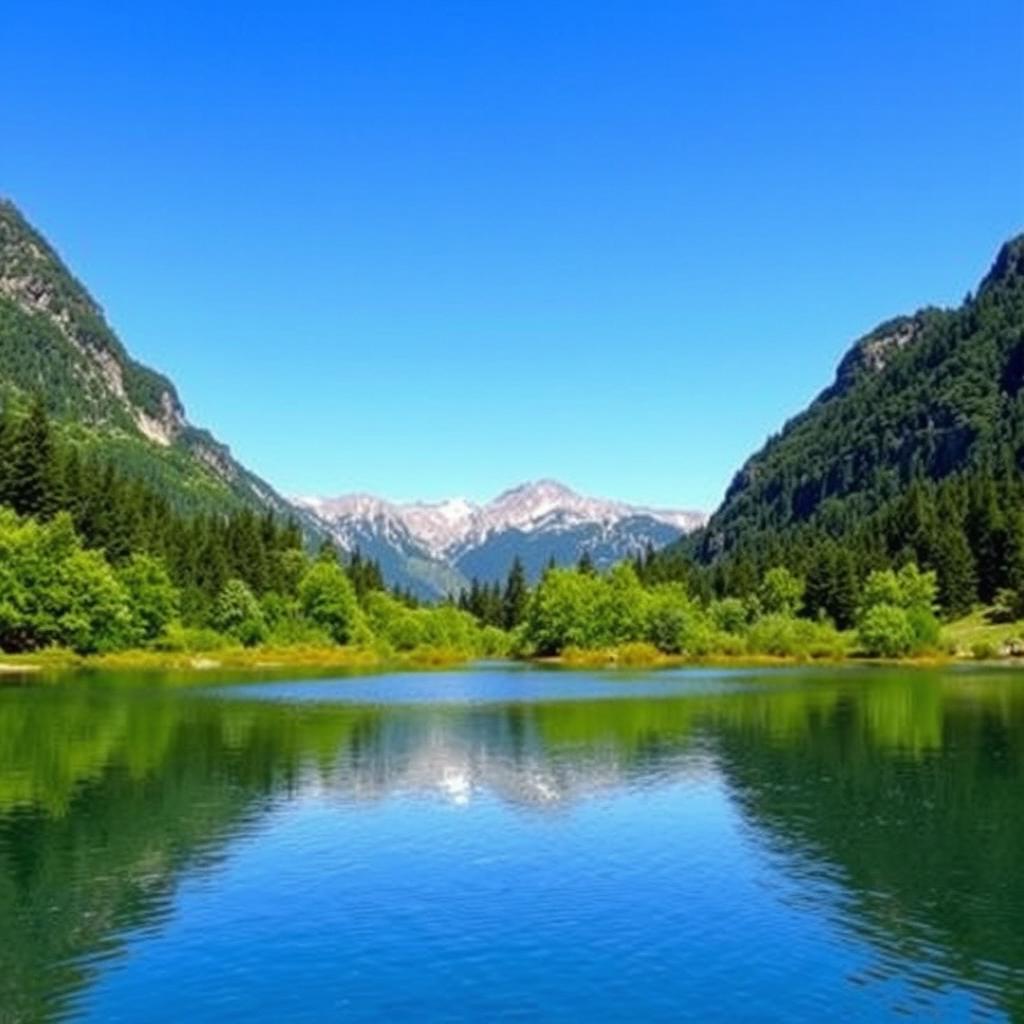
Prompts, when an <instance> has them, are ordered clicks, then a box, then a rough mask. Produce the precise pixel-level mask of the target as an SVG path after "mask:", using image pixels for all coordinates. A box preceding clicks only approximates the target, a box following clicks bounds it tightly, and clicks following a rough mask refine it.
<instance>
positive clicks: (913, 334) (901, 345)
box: [826, 315, 922, 395]
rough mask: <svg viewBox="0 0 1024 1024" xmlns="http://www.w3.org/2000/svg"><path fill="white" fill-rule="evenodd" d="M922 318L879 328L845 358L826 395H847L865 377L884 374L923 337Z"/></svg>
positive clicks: (899, 319) (896, 322)
mask: <svg viewBox="0 0 1024 1024" xmlns="http://www.w3.org/2000/svg"><path fill="white" fill-rule="evenodd" d="M921 328H922V320H921V317H920V315H918V316H912V317H910V316H908V317H899V318H897V319H895V320H890V321H888V322H887V323H884V324H882V325H881V326H879V327H876V328H875V330H873V331H872V332H871V333H870V334H868V335H866V336H865V337H863V338H861V339H860V340H859V341H858V342H856V343H855V344H854V345H853V346H852V348H851V349H850V350H849V352H847V353H846V355H845V356H843V359H842V361H841V362H840V363H839V367H838V369H837V370H836V380H835V383H834V384H833V385H832V387H831V388H830V389H829V390H828V391H827V392H826V395H831V394H835V393H842V392H844V391H847V390H848V389H849V388H850V387H851V386H852V385H853V384H854V382H855V381H856V380H857V379H858V377H859V376H860V375H861V374H863V373H881V372H882V371H883V370H885V368H886V366H887V365H888V364H889V361H890V360H891V359H892V357H893V355H894V354H895V353H896V352H899V351H901V350H902V349H905V348H906V347H907V346H908V345H912V344H913V343H914V342H915V341H916V340H917V339H918V338H919V337H920V334H921Z"/></svg>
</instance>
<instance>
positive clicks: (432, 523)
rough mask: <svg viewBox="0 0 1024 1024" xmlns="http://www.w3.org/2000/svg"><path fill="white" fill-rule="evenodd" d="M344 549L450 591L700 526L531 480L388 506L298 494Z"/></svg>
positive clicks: (616, 556) (657, 543)
mask: <svg viewBox="0 0 1024 1024" xmlns="http://www.w3.org/2000/svg"><path fill="white" fill-rule="evenodd" d="M296 503H297V504H299V505H301V506H303V507H304V508H306V509H308V510H309V511H310V512H313V513H314V514H315V515H316V516H318V517H319V518H320V519H321V520H322V521H323V522H324V523H325V524H326V526H327V528H328V529H329V531H330V532H331V534H332V536H333V537H334V538H335V540H336V541H337V543H338V544H339V545H340V546H341V547H343V548H344V549H346V550H347V551H354V550H355V549H356V548H358V549H359V550H360V551H361V552H362V553H363V554H364V555H366V556H368V557H370V558H376V559H377V560H378V561H379V562H380V563H381V569H382V570H383V572H384V576H385V578H386V579H387V580H388V581H389V582H390V583H394V584H398V585H400V586H403V587H411V588H412V589H413V590H414V591H415V592H417V593H419V594H421V595H423V596H425V597H436V596H439V595H443V594H445V593H448V592H450V591H454V590H457V589H458V588H459V587H460V586H463V585H464V584H465V583H466V582H467V581H468V580H469V579H470V578H472V577H474V576H475V577H477V578H478V579H481V580H495V579H502V578H503V577H504V576H505V574H506V573H507V572H508V568H509V566H510V565H511V563H512V560H513V558H515V557H516V556H518V557H520V558H521V559H522V560H523V563H524V565H525V566H526V571H527V575H529V576H530V577H531V578H536V577H537V576H538V575H539V574H540V573H541V572H542V571H543V568H544V566H545V565H547V563H548V562H549V560H550V559H552V558H554V560H555V561H556V562H557V563H558V564H559V565H567V564H572V563H575V562H576V561H578V559H579V558H580V556H581V555H582V553H583V552H584V551H588V552H589V553H590V556H591V558H592V559H593V560H594V562H595V563H596V564H597V565H598V566H606V565H610V564H612V563H614V562H616V561H619V560H620V559H622V558H625V557H627V556H629V555H633V554H635V553H636V552H638V551H642V550H643V549H644V548H646V547H647V545H648V544H651V545H653V546H654V547H662V546H663V545H665V544H668V543H670V542H671V541H673V540H675V539H677V538H678V537H679V536H680V535H681V534H683V533H687V532H689V531H690V530H693V529H695V528H696V527H698V526H700V525H701V524H702V523H703V521H704V516H703V515H702V514H701V513H699V512H692V511H683V510H679V509H657V508H650V507H647V506H640V505H630V504H627V503H626V502H621V501H607V500H604V499H601V498H590V497H586V496H584V495H581V494H577V493H576V492H575V491H573V490H572V489H571V488H569V487H566V486H565V485H564V484H561V483H558V482H557V481H555V480H538V481H536V482H534V483H526V484H521V485H520V486H518V487H513V488H512V489H510V490H508V491H505V492H504V493H502V494H500V495H498V497H497V498H495V499H494V500H493V501H490V502H487V503H486V504H483V505H478V504H476V503H474V502H471V501H466V500H465V499H464V498H452V499H449V500H447V501H440V502H410V503H397V502H389V501H385V500H384V499H382V498H377V497H374V496H373V495H368V494H348V495H342V496H341V497H337V498H298V499H296Z"/></svg>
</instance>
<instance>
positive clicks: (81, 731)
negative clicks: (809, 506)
mask: <svg viewBox="0 0 1024 1024" xmlns="http://www.w3.org/2000/svg"><path fill="white" fill-rule="evenodd" d="M907 1017H911V1018H913V1017H919V1018H923V1019H926V1020H980V1019H994V1020H1014V1019H1018V1020H1020V1019H1024V673H1014V672H1010V671H998V670H989V671H979V670H973V669H961V670H956V671H948V672H944V673H926V672H920V671H912V672H902V673H897V672H892V671H884V670H877V669H876V670H868V669H839V670H836V669H832V670H828V671H818V670H814V671H811V670H806V671H804V670H801V671H785V672H773V673H751V672H738V671H696V670H687V671H677V672H661V673H648V674H637V675H628V674H591V673H571V672H557V671H541V670H530V669H525V668H515V667H512V668H510V667H507V666H484V667H480V668H476V669H473V670H465V671H456V672H434V673H424V674H421V675H401V676H377V677H369V678H350V679H302V680H295V679H291V680H281V679H278V680H270V681H265V682H260V683H253V682H251V677H250V681H249V682H237V681H235V682H233V681H232V680H230V679H228V678H214V677H213V676H211V677H210V678H209V680H208V682H207V681H204V684H203V685H189V686H184V685H180V682H177V681H175V680H173V679H153V678H150V679H148V680H146V681H138V680H130V679H125V678H120V679H116V678H115V679H112V678H98V677H81V676H79V677H69V678H66V679H62V680H55V681H54V680H51V681H47V682H29V683H22V684H18V683H15V682H5V683H4V684H3V685H0V1022H2V1024H12V1022H22V1021H33V1022H35V1021H48V1020H84V1021H103V1022H110V1021H131V1022H138V1021H167V1022H175V1024H177V1022H181V1021H189V1022H194V1024H195V1022H205V1021H217V1022H222V1021H233V1020H239V1021H241V1020H247V1021H274V1022H278V1021H286V1020H287V1021H291V1020H295V1021H360V1020H379V1019H385V1020H386V1019H391V1020H395V1019H416V1020H480V1021H492V1020H503V1019H513V1020H515V1019H523V1020H538V1019H540V1020H550V1021H562V1020H566V1021H568V1020H607V1021H615V1020H630V1021H659V1020H673V1021H676V1020H701V1021H706V1020H723V1021H744V1020H750V1021H765V1020H785V1021H794V1020H797V1021H799V1020H807V1021H821V1020H826V1019H828V1020H844V1021H851V1020H865V1021H874V1020H885V1019H890V1018H894V1019H900V1018H907Z"/></svg>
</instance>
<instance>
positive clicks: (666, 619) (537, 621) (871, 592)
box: [515, 563, 940, 658]
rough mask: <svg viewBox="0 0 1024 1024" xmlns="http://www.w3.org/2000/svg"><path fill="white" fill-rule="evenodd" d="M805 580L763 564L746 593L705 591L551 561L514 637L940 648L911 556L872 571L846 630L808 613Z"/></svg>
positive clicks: (718, 647) (567, 643)
mask: <svg viewBox="0 0 1024 1024" xmlns="http://www.w3.org/2000/svg"><path fill="white" fill-rule="evenodd" d="M805 593H806V581H805V580H804V579H802V578H801V577H798V576H796V575H794V574H793V573H791V572H790V571H789V570H788V569H786V568H784V567H782V566H776V567H774V568H772V569H770V570H769V571H768V572H767V573H765V575H764V577H763V578H762V579H761V580H760V581H759V583H758V585H757V587H756V588H755V589H754V590H753V591H752V592H751V593H750V594H749V595H748V596H747V597H746V598H745V599H742V600H741V599H740V598H736V597H726V598H718V599H712V600H701V599H700V598H699V597H696V596H694V595H691V594H690V593H689V592H688V590H687V588H686V586H685V585H684V584H683V583H680V582H678V581H677V582H659V583H652V584H650V585H647V586H645V585H644V583H643V582H642V580H641V578H640V576H639V575H638V574H637V572H636V570H635V568H634V567H633V566H632V565H629V564H628V563H626V564H622V565H619V566H616V567H615V568H614V569H612V570H611V571H610V572H608V573H605V574H599V573H595V572H592V571H588V570H586V569H580V568H577V569H549V570H548V572H546V573H545V574H544V577H543V578H542V579H541V581H540V583H539V584H538V585H537V588H536V589H535V590H534V591H533V593H532V594H531V595H530V597H529V600H528V601H527V603H526V606H525V613H524V618H523V622H522V624H521V626H520V627H519V628H518V630H517V631H516V635H515V636H516V646H517V647H518V648H519V649H520V650H521V651H524V652H526V653H529V654H532V655H540V656H550V655H557V654H563V653H565V652H566V651H571V650H580V651H594V650H608V651H609V652H618V653H619V654H620V655H622V654H624V655H625V656H627V657H629V656H631V655H634V656H637V657H642V656H643V650H642V649H633V650H631V648H635V647H636V645H645V646H646V647H647V648H649V649H652V650H655V651H657V652H660V653H662V654H668V655H686V656H690V657H705V656H708V655H715V654H723V655H734V656H735V655H771V656H777V657H812V658H814V657H828V658H836V657H842V656H844V655H845V654H846V653H847V652H848V651H849V650H850V648H851V645H852V646H854V647H855V649H856V650H858V651H859V652H860V653H863V654H866V655H871V656H879V657H893V658H895V657H903V656H906V655H910V654H921V653H925V652H927V651H935V650H938V648H939V644H940V637H939V623H938V619H937V618H936V616H935V611H934V609H935V593H936V582H935V575H934V573H930V572H921V571H920V570H919V569H918V567H917V566H916V565H914V564H913V563H908V564H907V565H905V566H904V567H903V568H902V569H901V570H900V571H899V572H898V573H895V572H892V571H891V570H886V571H881V572H875V573H873V574H872V575H871V576H870V577H869V578H868V580H867V583H866V585H865V588H864V594H863V600H862V602H861V604H860V605H859V607H858V609H857V612H856V619H857V623H858V631H857V633H856V635H855V636H852V635H844V634H842V633H841V632H840V631H839V630H837V629H836V627H835V625H834V624H833V623H832V622H831V621H830V620H829V619H828V618H827V617H823V616H814V615H811V614H809V613H808V609H807V605H806V599H805Z"/></svg>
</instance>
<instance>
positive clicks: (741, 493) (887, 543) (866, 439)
mask: <svg viewBox="0 0 1024 1024" xmlns="http://www.w3.org/2000/svg"><path fill="white" fill-rule="evenodd" d="M1022 386H1024V236H1022V237H1019V238H1017V239H1015V240H1013V241H1011V242H1009V243H1008V244H1007V245H1005V246H1004V247H1003V249H1002V250H1001V251H1000V253H999V256H998V258H997V260H996V262H995V265H994V266H993V268H992V270H991V271H990V273H989V274H988V275H987V277H986V278H985V280H984V281H983V282H982V283H981V285H980V287H979V288H978V291H977V294H976V295H974V296H968V297H967V299H966V300H965V301H964V303H963V305H962V306H961V307H960V308H959V309H956V310H935V309H929V310H924V311H923V312H920V313H918V314H916V315H915V316H913V317H906V318H902V319H899V320H895V321H891V322H889V323H887V324H884V325H882V326H881V327H879V328H878V329H877V330H875V331H874V332H872V333H871V334H870V335H868V336H867V337H866V338H864V339H862V340H861V341H860V342H858V343H857V345H855V346H854V348H853V349H852V350H851V351H850V353H849V354H848V355H847V356H846V358H845V359H844V360H843V362H842V364H841V365H840V367H839V371H838V374H837V377H836V381H835V383H834V384H833V385H832V386H831V387H830V388H828V390H826V391H825V392H824V393H823V394H822V395H821V396H819V398H818V399H817V400H816V401H815V402H814V403H813V404H812V405H811V406H810V407H809V408H808V409H807V410H806V411H805V412H803V413H802V414H800V415H799V416H797V417H796V418H795V419H793V420H791V421H790V422H789V423H788V424H787V425H786V426H785V428H784V429H783V431H782V432H781V433H780V434H779V435H778V436H776V437H774V438H772V439H771V440H770V441H769V442H768V443H767V444H766V445H765V447H764V448H763V449H762V450H761V451H760V452H758V453H757V454H756V455H754V456H753V457H752V458H751V459H750V460H749V461H748V462H747V464H746V465H745V466H744V467H743V469H742V470H741V471H740V472H739V473H738V474H737V476H736V478H735V479H734V481H733V483H732V485H731V486H730V488H729V490H728V492H727V494H726V497H725V500H724V502H723V504H722V506H721V508H720V509H719V510H718V511H717V512H716V513H715V515H714V516H713V517H712V518H711V520H710V522H709V523H708V525H707V527H706V528H705V529H704V530H702V531H700V532H699V533H698V534H696V535H695V536H693V537H692V538H689V539H687V540H686V541H684V542H683V543H681V544H679V545H676V546H675V547H673V548H671V549H669V550H668V551H666V552H665V553H664V554H663V555H661V556H660V557H659V558H656V559H653V560H651V561H650V564H648V565H647V566H646V567H645V571H646V574H647V577H648V578H651V579H656V578H680V579H688V580H689V582H690V584H691V586H693V587H695V588H696V589H699V590H701V591H703V592H706V593H713V594H716V595H723V594H735V595H739V596H745V595H747V594H749V593H750V592H751V591H752V589H753V588H754V586H755V585H756V581H757V580H758V579H759V578H760V577H761V576H762V575H763V573H764V572H765V571H766V570H767V569H768V568H770V567H771V566H775V565H785V566H787V567H788V568H789V569H791V570H792V571H793V572H794V573H796V574H798V575H802V576H804V577H805V578H806V581H807V593H806V595H805V602H806V604H807V608H808V611H809V612H810V613H812V614H817V613H823V614H827V615H828V616H829V617H830V618H831V619H833V621H835V622H836V624H837V625H839V626H841V627H847V626H850V625H852V624H853V622H854V620H855V618H856V612H857V608H858V605H859V603H860V599H861V588H862V587H863V584H864V581H865V580H866V579H867V577H868V575H869V574H870V573H871V572H872V571H874V570H878V569H886V568H898V567H899V566H900V565H902V564H904V563H905V562H907V561H915V562H916V563H918V564H919V565H920V566H922V567H923V568H926V569H929V570H932V571H934V572H935V573H936V577H937V581H938V601H939V605H940V607H941V609H942V611H943V612H944V613H945V614H946V615H948V616H954V615H958V614H961V613H963V612H965V611H967V610H968V609H969V608H970V607H971V606H972V605H973V604H974V603H975V602H977V601H980V602H984V603H986V604H991V603H992V602H993V601H995V600H996V598H997V596H998V595H999V594H1000V592H1001V591H1003V592H1006V593H1004V594H1003V597H1004V599H1005V600H1008V601H1009V603H1010V604H1015V605H1016V606H1017V607H1020V606H1021V605H1022V604H1024V601H1022V599H1021V595H1022V594H1024V590H1022V587H1024V387H1022Z"/></svg>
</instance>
